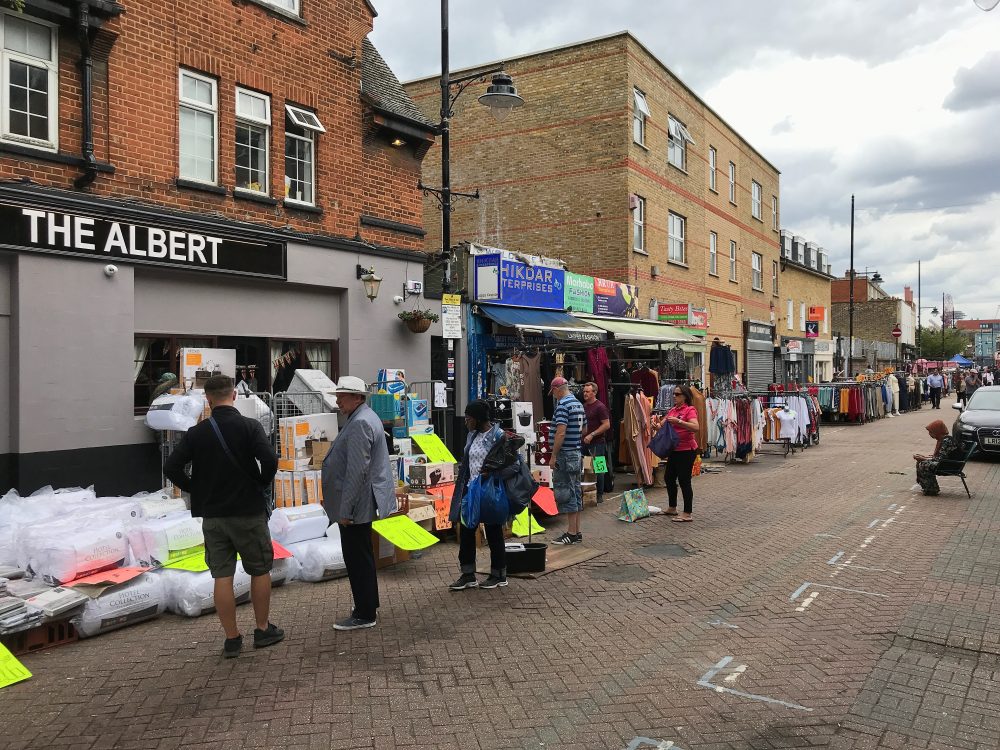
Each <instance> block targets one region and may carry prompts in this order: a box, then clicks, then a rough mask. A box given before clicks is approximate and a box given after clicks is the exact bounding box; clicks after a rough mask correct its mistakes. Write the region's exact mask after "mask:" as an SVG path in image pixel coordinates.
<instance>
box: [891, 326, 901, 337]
mask: <svg viewBox="0 0 1000 750" xmlns="http://www.w3.org/2000/svg"><path fill="white" fill-rule="evenodd" d="M892 335H893V336H895V337H896V338H897V339H898V338H899V337H900V336H902V335H903V329H902V328H900V327H899V326H898V325H897V326H896V327H895V328H893V329H892Z"/></svg>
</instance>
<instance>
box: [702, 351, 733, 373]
mask: <svg viewBox="0 0 1000 750" xmlns="http://www.w3.org/2000/svg"><path fill="white" fill-rule="evenodd" d="M708 371H709V372H710V373H712V374H713V375H728V374H730V373H733V372H736V358H735V357H734V356H733V351H732V349H730V348H729V347H728V346H725V345H723V344H713V345H712V349H711V351H710V352H709V359H708Z"/></svg>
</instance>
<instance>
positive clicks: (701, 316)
mask: <svg viewBox="0 0 1000 750" xmlns="http://www.w3.org/2000/svg"><path fill="white" fill-rule="evenodd" d="M656 317H657V318H658V319H659V320H661V321H663V322H665V323H672V324H673V325H676V326H686V327H688V328H708V310H707V309H706V308H704V307H695V306H694V305H692V304H691V303H689V302H678V303H660V304H659V305H657V306H656Z"/></svg>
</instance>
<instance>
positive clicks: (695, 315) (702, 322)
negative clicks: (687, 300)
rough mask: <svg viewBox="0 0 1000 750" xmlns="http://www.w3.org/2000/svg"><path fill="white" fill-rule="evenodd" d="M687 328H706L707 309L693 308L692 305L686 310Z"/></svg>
mask: <svg viewBox="0 0 1000 750" xmlns="http://www.w3.org/2000/svg"><path fill="white" fill-rule="evenodd" d="M688 327H689V328H708V308H707V307H695V306H694V305H692V306H691V307H689V308H688Z"/></svg>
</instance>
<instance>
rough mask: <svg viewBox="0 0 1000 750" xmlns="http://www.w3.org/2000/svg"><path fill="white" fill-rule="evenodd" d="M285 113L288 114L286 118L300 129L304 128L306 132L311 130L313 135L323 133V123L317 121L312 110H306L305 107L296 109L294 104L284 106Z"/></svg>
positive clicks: (316, 116)
mask: <svg viewBox="0 0 1000 750" xmlns="http://www.w3.org/2000/svg"><path fill="white" fill-rule="evenodd" d="M285 112H286V113H288V117H289V118H290V119H291V121H292V122H294V123H295V124H296V125H298V126H299V127H300V128H305V129H306V130H311V131H313V132H314V133H325V132H326V128H324V127H323V123H322V122H320V120H319V115H317V114H316V113H315V112H313V111H312V110H309V109H306V108H305V107H297V106H295V105H294V104H287V103H286V104H285Z"/></svg>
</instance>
